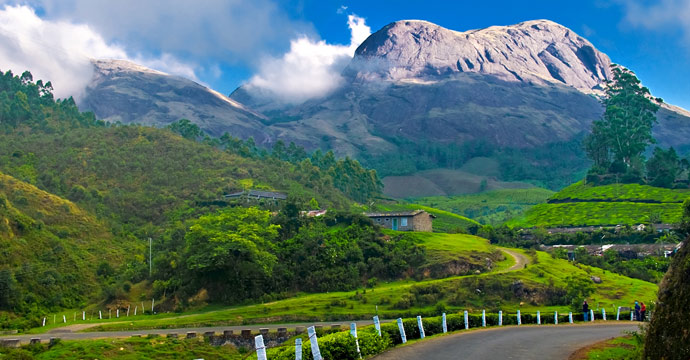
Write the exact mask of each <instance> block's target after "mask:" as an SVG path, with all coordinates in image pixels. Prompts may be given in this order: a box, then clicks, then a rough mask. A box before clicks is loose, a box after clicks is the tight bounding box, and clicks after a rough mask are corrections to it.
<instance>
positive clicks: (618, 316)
mask: <svg viewBox="0 0 690 360" xmlns="http://www.w3.org/2000/svg"><path fill="white" fill-rule="evenodd" d="M620 319H621V307H620V306H619V307H618V312H616V321H618V320H620Z"/></svg>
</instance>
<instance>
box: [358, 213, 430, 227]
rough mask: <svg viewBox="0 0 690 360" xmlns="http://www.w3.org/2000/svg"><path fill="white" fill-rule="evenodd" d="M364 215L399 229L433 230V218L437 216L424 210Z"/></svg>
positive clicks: (376, 221) (386, 225)
mask: <svg viewBox="0 0 690 360" xmlns="http://www.w3.org/2000/svg"><path fill="white" fill-rule="evenodd" d="M364 215H366V216H367V217H369V218H370V219H371V220H373V221H374V224H378V225H381V226H383V227H384V228H386V229H392V230H398V231H423V232H431V231H432V230H433V226H432V220H433V219H434V218H436V216H434V215H432V214H429V213H428V212H426V211H424V210H414V211H388V212H377V213H365V214H364Z"/></svg>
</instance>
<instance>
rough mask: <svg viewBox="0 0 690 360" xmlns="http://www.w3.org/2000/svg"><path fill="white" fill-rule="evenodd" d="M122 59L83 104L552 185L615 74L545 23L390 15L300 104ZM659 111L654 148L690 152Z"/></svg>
mask: <svg viewBox="0 0 690 360" xmlns="http://www.w3.org/2000/svg"><path fill="white" fill-rule="evenodd" d="M116 64H121V63H117V62H115V63H112V62H95V66H96V68H97V69H98V71H97V72H96V73H97V75H96V78H95V81H94V83H93V84H92V86H91V87H90V88H89V89H88V91H87V96H86V98H85V99H84V101H83V106H85V109H91V110H93V111H94V112H95V113H96V115H97V116H99V117H101V118H104V119H106V120H110V121H116V120H119V121H122V122H124V123H128V122H140V123H146V124H154V125H165V124H167V123H170V122H172V121H175V120H177V119H179V118H182V117H185V118H188V119H190V120H192V121H193V122H195V123H197V124H198V125H199V126H200V127H201V128H202V129H203V130H205V131H206V132H208V133H209V134H211V135H216V136H218V135H221V134H222V133H224V132H229V133H230V134H231V135H234V136H237V137H241V138H246V137H249V136H253V137H254V138H255V139H256V140H257V142H258V143H265V144H270V143H272V142H275V141H276V140H278V139H282V140H284V141H286V142H289V141H294V142H296V143H298V144H299V145H302V146H304V147H306V148H307V149H316V148H321V149H332V150H334V151H335V152H336V154H338V155H341V156H342V155H349V156H353V157H355V158H358V159H360V160H362V161H364V162H365V164H367V165H369V166H373V167H375V168H376V169H377V170H379V172H380V173H381V174H383V175H384V176H385V175H404V174H412V173H415V172H416V171H421V170H426V169H433V168H451V169H457V168H461V167H462V166H463V165H464V164H465V163H466V162H467V161H469V160H471V159H472V158H475V157H481V158H488V159H491V161H493V162H496V163H498V164H499V165H498V166H499V168H500V171H499V176H498V177H499V178H500V179H502V180H536V181H541V182H546V183H547V184H550V186H552V187H554V186H562V185H563V184H566V183H568V182H569V181H572V180H573V179H574V177H577V176H579V175H581V174H578V171H581V170H583V169H585V168H586V166H587V164H588V163H587V160H586V159H585V157H584V153H583V151H582V148H581V145H580V141H581V138H582V136H584V134H585V133H586V132H588V131H589V129H590V124H591V122H592V121H594V120H596V119H598V118H599V117H600V116H601V114H602V112H603V107H602V105H601V103H600V96H601V95H602V94H603V91H602V90H603V88H604V86H605V84H606V81H608V80H610V79H611V71H610V65H611V60H610V59H609V57H608V56H607V55H606V54H604V53H602V52H600V51H598V50H597V49H596V48H595V47H594V46H593V45H592V44H591V43H590V42H589V41H587V40H586V39H584V38H583V37H581V36H579V35H578V34H576V33H575V32H573V31H572V30H570V29H568V28H566V27H564V26H562V25H559V24H556V23H554V22H551V21H548V20H534V21H527V22H523V23H519V24H516V25H511V26H493V27H489V28H486V29H480V30H470V31H465V32H458V31H453V30H449V29H445V28H443V27H440V26H438V25H435V24H432V23H429V22H426V21H420V20H402V21H397V22H394V23H391V24H389V25H387V26H385V27H383V28H382V29H380V30H379V31H377V32H375V33H374V34H372V35H371V36H369V37H368V38H367V39H366V40H365V41H364V42H363V43H362V44H361V45H360V46H359V47H358V48H357V50H356V52H355V56H354V58H353V59H352V61H351V62H350V64H349V65H348V66H347V67H346V68H345V70H344V71H343V72H342V77H343V79H344V81H343V84H342V85H341V86H340V87H339V88H338V89H336V90H335V91H332V92H330V93H327V94H324V96H322V97H320V98H312V99H310V100H307V101H305V102H303V103H299V104H285V103H282V102H280V100H279V99H275V98H272V97H271V96H270V94H269V93H266V92H265V91H257V90H256V89H253V88H252V87H250V86H242V87H240V88H238V89H237V90H235V91H234V92H233V93H232V94H231V95H230V96H229V98H225V97H223V96H222V95H219V94H217V93H215V92H213V91H212V90H210V89H206V88H204V87H203V86H200V85H198V84H195V83H193V82H190V81H186V80H184V79H181V78H176V77H170V76H166V75H164V74H161V73H154V72H150V71H146V70H145V69H141V68H138V67H134V66H118V65H116ZM633 70H634V69H633ZM642 80H643V81H644V79H642ZM658 118H659V124H658V125H656V126H655V127H654V133H655V136H656V137H657V139H658V140H659V143H660V144H662V145H664V146H669V145H672V146H675V147H677V148H679V149H680V150H681V152H683V151H687V150H689V149H688V146H687V138H689V137H690V114H689V113H688V112H686V111H684V110H682V109H679V108H676V107H673V106H669V105H665V106H664V107H663V108H662V109H661V110H660V111H659V113H658ZM556 148H557V149H558V150H554V149H556ZM554 179H558V180H554ZM553 181H555V182H553Z"/></svg>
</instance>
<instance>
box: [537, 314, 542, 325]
mask: <svg viewBox="0 0 690 360" xmlns="http://www.w3.org/2000/svg"><path fill="white" fill-rule="evenodd" d="M537 325H541V313H540V312H539V310H537Z"/></svg>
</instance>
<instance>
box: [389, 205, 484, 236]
mask: <svg viewBox="0 0 690 360" xmlns="http://www.w3.org/2000/svg"><path fill="white" fill-rule="evenodd" d="M376 207H377V209H378V210H380V211H411V210H424V211H426V212H428V213H430V214H433V215H435V216H436V219H434V220H433V224H434V231H435V232H452V231H454V230H457V229H467V228H468V227H469V226H476V225H479V223H478V222H476V221H474V220H472V219H468V218H466V217H464V216H461V215H458V214H453V213H451V212H448V211H445V210H439V209H436V208H432V207H429V206H424V205H419V204H411V203H399V204H381V205H377V206H376Z"/></svg>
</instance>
